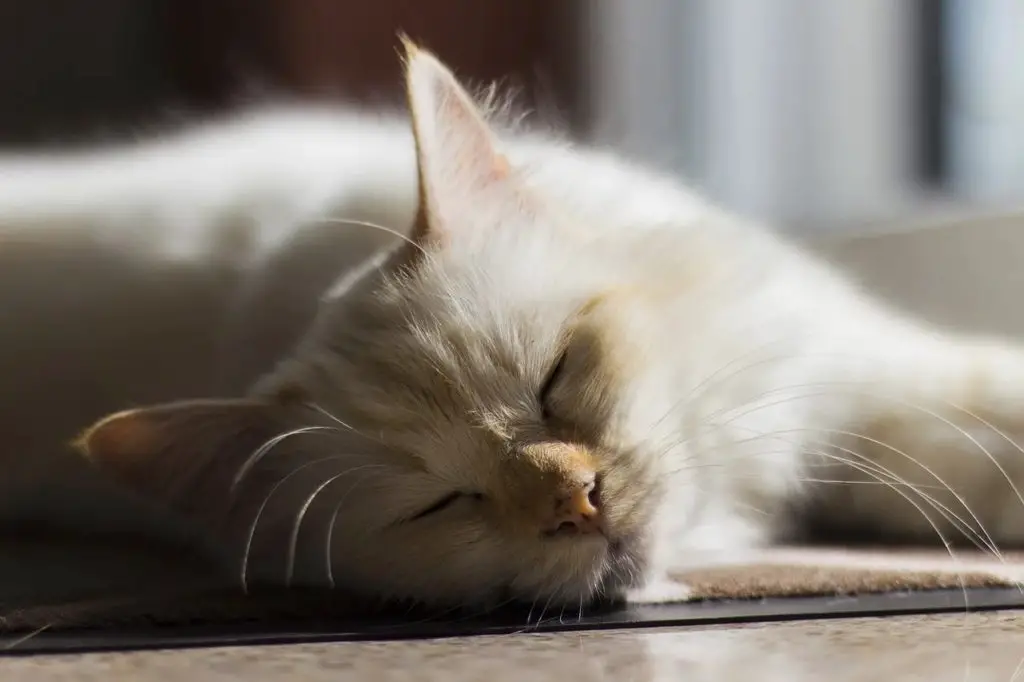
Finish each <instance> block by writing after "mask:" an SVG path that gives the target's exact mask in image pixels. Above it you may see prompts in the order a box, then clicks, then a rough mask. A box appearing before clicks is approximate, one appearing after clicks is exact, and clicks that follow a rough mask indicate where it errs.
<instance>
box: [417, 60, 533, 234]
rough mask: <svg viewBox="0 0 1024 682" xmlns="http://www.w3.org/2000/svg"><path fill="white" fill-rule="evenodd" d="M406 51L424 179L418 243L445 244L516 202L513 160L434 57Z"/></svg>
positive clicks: (418, 164) (470, 99)
mask: <svg viewBox="0 0 1024 682" xmlns="http://www.w3.org/2000/svg"><path fill="white" fill-rule="evenodd" d="M405 47H406V53H407V54H406V62H405V77H406V91H407V96H408V104H409V110H410V113H411V115H412V126H413V134H414V138H415V141H416V158H417V167H418V173H419V211H418V215H417V219H416V226H415V228H414V230H413V238H414V239H416V240H417V241H419V242H421V243H442V244H443V243H444V242H445V241H446V240H447V239H449V238H450V237H451V234H452V232H453V231H457V230H458V229H461V228H463V227H464V226H465V227H469V226H470V225H471V224H472V223H473V220H472V217H471V216H472V214H473V213H474V212H475V211H476V210H477V209H479V208H480V207H481V206H486V207H487V208H488V209H489V210H493V209H495V208H498V207H501V206H502V205H503V204H507V203H508V202H515V201H516V200H517V197H516V196H515V195H516V191H515V187H514V186H513V178H512V171H511V169H510V167H509V164H508V160H507V159H506V157H505V156H504V155H503V154H502V153H501V151H500V150H499V148H498V141H497V139H496V138H495V135H494V133H493V132H492V131H491V129H490V128H489V127H488V125H487V122H486V120H485V118H484V116H483V114H482V113H481V112H480V110H479V109H478V108H477V106H476V105H475V104H474V102H473V99H472V97H471V96H470V95H469V93H467V92H466V91H465V90H464V89H463V88H462V86H461V85H459V83H458V81H457V80H456V78H455V76H454V75H453V74H452V72H451V71H449V70H448V69H447V68H446V67H445V66H444V65H443V64H442V63H441V62H440V61H438V59H437V58H436V57H434V56H433V55H432V54H430V53H429V52H427V51H425V50H423V49H420V48H418V47H416V46H415V45H414V44H412V43H411V42H408V41H406V43H405ZM483 202H486V203H483Z"/></svg>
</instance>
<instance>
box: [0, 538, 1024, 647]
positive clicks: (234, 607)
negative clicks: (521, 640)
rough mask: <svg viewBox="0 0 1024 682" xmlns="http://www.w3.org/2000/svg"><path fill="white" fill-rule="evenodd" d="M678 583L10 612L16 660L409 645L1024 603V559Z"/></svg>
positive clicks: (7, 640) (158, 600)
mask: <svg viewBox="0 0 1024 682" xmlns="http://www.w3.org/2000/svg"><path fill="white" fill-rule="evenodd" d="M679 578H680V579H682V580H684V581H686V582H687V583H688V584H689V585H691V586H692V587H693V589H694V593H693V599H692V600H691V601H689V602H685V603H679V604H667V605H659V606H643V607H639V606H637V607H632V606H626V607H604V608H597V609H592V610H587V611H582V612H581V611H579V610H572V611H571V612H569V610H565V609H560V608H559V609H542V608H541V606H540V605H536V606H535V608H533V609H530V610H525V609H505V610H502V611H500V612H491V613H487V614H483V613H476V614H474V613H458V614H455V613H447V614H436V613H433V614H431V613H424V612H420V611H416V610H403V611H401V612H399V613H395V612H391V613H383V614H382V613H379V612H377V613H371V612H369V611H367V610H366V609H365V608H363V607H360V606H358V605H357V603H356V602H355V601H354V600H352V599H349V598H346V597H345V596H344V595H342V594H339V593H333V594H332V593H323V592H310V591H291V592H287V593H284V592H281V593H262V594H258V595H252V596H245V595H242V594H239V593H235V592H231V591H225V590H213V591H210V590H198V589H194V590H185V591H182V590H163V591H161V592H160V593H154V592H150V593H148V594H136V595H122V596H118V597H109V598H102V599H88V600H82V601H75V602H69V603H59V604H49V605H41V606H32V607H28V608H26V607H20V608H8V609H4V608H3V607H0V633H2V634H0V648H2V649H3V650H4V651H6V652H8V653H11V654H25V653H41V652H56V651H83V650H100V649H129V648H168V647H183V646H210V645H226V644H241V643H254V644H255V643H275V642H282V643H283V642H297V641H311V640H313V641H317V640H320V641H323V640H339V641H340V640H354V639H362V640H365V639H399V638H402V639H405V638H414V637H439V636H455V635H466V634H480V633H507V632H515V631H524V630H568V629H593V628H611V627H636V626H662V625H679V624H707V623H723V622H749V621H765V620H784V619H797V618H823V617H841V616H854V615H858V616H863V615H872V614H874V615H884V614H892V613H927V612H937V611H953V610H960V611H964V610H981V609H995V608H1022V607H1024V592H1022V590H1021V589H1020V585H1021V584H1022V581H1024V554H1021V553H1016V554H1007V555H1004V556H1003V558H1002V559H995V558H992V557H991V556H983V555H980V554H971V553H963V554H959V555H955V556H952V557H951V556H950V555H944V554H940V553H939V552H932V551H905V550H874V551H869V550H842V549H818V548H813V549H812V548H806V549H804V548H800V549H787V548H780V549H774V550H770V551H768V552H765V553H761V554H758V555H756V556H752V557H750V558H749V559H748V560H746V561H743V562H736V563H732V564H730V565H728V566H718V567H715V568H707V569H703V570H700V571H682V572H680V574H679Z"/></svg>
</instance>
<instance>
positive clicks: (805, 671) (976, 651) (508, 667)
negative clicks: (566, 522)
mask: <svg viewBox="0 0 1024 682" xmlns="http://www.w3.org/2000/svg"><path fill="white" fill-rule="evenodd" d="M0 679H2V680H4V681H5V682H50V681H55V680H90V681H91V680H104V681H106V680H116V679H133V680H144V681H145V682H177V681H179V680H180V681H181V682H199V681H200V680H201V681H203V682H205V681H207V680H209V681H211V682H216V681H218V680H232V681H237V680H244V681H246V682H260V681H263V680H282V681H284V680H288V681H293V680H295V681H298V680H301V681H302V682H320V681H321V680H323V681H324V682H327V681H330V682H347V681H349V680H375V681H376V680H381V681H386V680H424V681H431V680H444V681H445V682H459V681H460V680H466V681H467V682H469V681H473V682H476V681H478V680H482V681H486V682H503V681H504V680H516V681H517V682H518V681H519V680H559V681H560V682H568V681H570V680H572V681H573V682H575V681H577V680H578V681H580V682H603V681H604V680H614V681H615V682H683V681H685V682H731V681H732V680H744V681H746V680H756V681H758V682H776V681H778V682H803V681H804V680H807V681H811V680H814V681H815V682H818V681H822V680H828V681H829V682H854V681H856V682H910V681H912V680H914V681H916V680H921V681H924V680H927V681H928V682H945V681H946V680H949V681H950V682H975V681H984V682H990V681H991V682H1024V612H1019V613H1011V612H1005V613H993V614H979V615H971V616H965V615H946V616H929V617H902V618H883V619H856V620H832V621H804V622H798V623H784V624H767V625H757V626H747V627H723V628H702V629H651V630H619V631H607V632H587V633H570V634H557V635H528V634H524V635H509V636H496V637H476V638H465V639H446V640H424V641H408V642H388V643H353V644H318V645H294V646H280V647H242V648H224V649H208V650H188V651H163V652H143V653H125V654H95V655H68V656H52V657H39V658H11V659H0Z"/></svg>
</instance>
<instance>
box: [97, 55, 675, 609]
mask: <svg viewBox="0 0 1024 682" xmlns="http://www.w3.org/2000/svg"><path fill="white" fill-rule="evenodd" d="M407 79H408V90H409V102H410V108H411V111H412V114H413V116H412V118H413V127H414V131H415V139H416V143H417V151H418V159H419V170H420V175H419V176H420V212H419V216H418V219H417V224H416V227H415V229H414V231H413V234H412V241H411V242H410V243H407V244H405V245H404V246H402V247H401V248H399V249H397V250H396V251H394V252H392V253H391V254H390V255H389V258H388V259H387V260H386V262H384V263H383V264H382V265H381V267H380V268H378V269H375V270H373V271H371V272H370V273H368V274H367V275H366V277H365V278H364V280H363V281H361V282H360V283H359V284H357V285H356V286H355V287H353V288H350V290H349V291H348V293H347V294H346V295H345V296H342V297H339V298H336V299H332V300H328V301H327V302H326V303H325V309H324V312H323V314H322V315H321V317H320V318H319V319H318V321H317V323H316V324H315V325H314V328H313V329H312V330H311V332H310V333H309V335H308V337H307V338H306V339H305V341H304V342H303V343H302V344H301V345H300V347H299V348H298V350H297V351H296V352H295V354H294V355H293V357H291V358H290V359H288V360H287V361H285V362H284V363H283V364H282V365H281V366H280V367H279V368H278V369H277V370H275V371H274V372H273V373H271V374H270V375H269V376H268V377H267V378H266V380H264V381H263V382H262V383H261V384H260V385H259V386H258V387H257V389H256V390H255V391H254V393H253V395H252V396H250V397H249V398H247V399H246V400H241V401H213V402H209V401H208V402H191V403H180V404H176V405H165V406H160V407H155V408H151V409H146V410H138V411H133V412H129V413H124V414H122V415H115V416H114V417H112V418H110V419H108V420H106V421H104V422H101V423H100V424H99V425H98V426H96V427H94V428H93V429H92V430H91V431H89V432H88V433H87V434H86V436H85V437H84V438H83V448H84V449H85V450H86V451H87V453H88V454H89V455H90V456H91V457H92V459H93V460H94V461H96V462H97V463H99V464H100V465H101V466H103V467H106V468H108V469H109V470H111V471H113V472H114V473H115V474H116V475H119V476H120V477H121V478H123V479H124V480H126V481H128V482H130V484H132V485H133V486H135V487H137V488H139V489H142V490H144V491H146V493H147V494H150V495H152V496H154V497H157V498H160V499H163V500H167V501H169V503H170V504H171V506H172V507H174V508H175V509H177V510H178V511H180V512H182V513H184V514H186V515H188V516H190V517H192V518H194V519H198V520H200V521H202V522H204V523H206V524H208V525H209V526H210V527H211V529H212V526H213V524H214V523H216V524H220V525H219V526H218V527H217V529H216V534H217V535H218V537H221V538H223V537H227V536H228V535H231V537H232V540H233V541H234V542H235V543H236V545H237V548H238V551H237V552H236V553H235V554H234V556H238V557H242V559H243V563H245V564H246V566H247V568H246V570H250V571H251V570H253V569H251V568H249V565H257V564H258V565H260V567H261V569H260V573H261V575H264V576H265V577H266V578H267V579H270V580H275V579H277V580H279V579H281V578H282V577H288V578H294V579H295V580H296V581H302V582H323V581H324V580H325V577H326V576H330V578H331V580H333V581H336V582H337V583H338V584H342V585H345V586H348V587H352V588H355V589H357V590H359V591H365V592H369V593H371V594H375V595H380V596H384V597H406V598H413V599H417V600H421V601H425V602H434V603H443V604H477V603H493V602H494V601H496V600H502V599H504V598H510V599H520V600H526V601H535V600H540V601H541V602H544V601H545V600H550V601H551V602H552V603H563V604H564V603H572V604H576V603H577V602H579V601H584V600H589V599H591V598H593V597H596V596H598V595H601V594H608V593H617V592H619V591H620V590H621V589H622V588H623V587H625V586H628V585H629V584H631V583H633V582H635V581H637V580H639V579H640V578H641V576H642V574H643V572H644V571H645V564H646V562H647V560H648V558H649V557H648V554H649V544H650V534H651V531H652V524H653V522H654V518H653V517H654V515H655V510H656V508H657V506H658V505H659V503H660V501H661V500H662V489H661V486H662V485H663V484H664V482H665V481H664V479H663V477H664V475H665V471H664V467H663V465H662V463H661V459H662V458H661V455H663V454H664V453H663V449H664V447H665V444H664V443H663V442H661V443H659V442H658V441H656V440H654V439H653V436H652V435H651V428H652V427H654V426H655V424H654V423H653V421H652V420H648V421H643V420H638V418H637V415H638V414H644V415H647V416H648V417H649V416H651V415H655V414H663V413H664V408H667V407H669V406H670V405H669V404H668V402H667V401H666V402H665V403H664V404H660V403H659V404H658V406H657V409H656V408H655V407H653V406H652V405H645V404H643V403H642V402H641V401H655V402H657V399H658V397H660V396H663V395H665V392H664V391H663V390H662V389H663V385H662V384H663V382H664V381H665V379H664V378H663V377H662V375H661V374H660V373H659V371H658V368H657V366H656V365H655V364H654V363H652V362H650V361H649V358H648V357H647V354H646V353H647V350H649V349H647V348H645V347H644V346H643V345H642V344H640V343H639V342H637V341H636V340H635V339H645V338H648V334H647V333H646V330H645V329H644V327H645V326H647V325H651V324H655V323H656V322H657V320H656V317H655V316H654V313H653V312H652V310H653V309H652V307H651V305H650V304H649V303H650V302H649V301H648V300H647V299H646V297H645V296H644V295H641V294H640V293H638V292H637V291H635V288H636V273H637V268H638V266H637V264H636V263H635V262H633V261H631V259H629V258H626V257H624V255H623V254H622V253H621V252H619V251H618V250H617V248H616V245H615V244H609V243H607V242H606V241H605V240H604V239H602V238H599V237H596V236H594V235H593V233H592V232H590V231H588V229H587V227H588V226H587V225H586V224H581V223H580V221H579V220H578V219H577V218H576V217H574V215H572V213H571V212H570V211H567V210H563V207H561V206H559V205H557V203H555V202H552V201H551V200H550V198H549V197H546V196H544V195H543V193H541V192H536V191H534V190H533V189H531V185H530V183H528V182H526V181H525V180H526V175H525V174H527V173H529V169H528V168H522V167H517V166H514V165H512V164H511V163H510V161H509V160H508V158H507V157H506V155H505V154H504V153H503V151H502V146H501V142H500V140H499V137H498V136H497V135H496V134H495V133H494V132H493V131H492V129H491V128H490V127H489V125H488V124H487V123H486V122H485V119H484V116H483V115H482V114H481V113H480V112H479V110H478V108H477V107H476V106H475V105H474V103H473V101H472V100H471V98H470V97H469V96H468V95H467V94H466V92H465V91H464V90H463V89H462V88H461V87H460V86H459V85H458V84H457V82H456V80H455V79H454V77H453V76H452V74H451V73H450V72H449V71H447V70H446V69H445V68H444V67H443V66H442V65H441V64H440V63H439V62H438V61H437V60H436V59H435V58H434V57H432V56H431V55H429V54H427V53H425V52H423V51H419V50H416V49H414V48H413V49H411V50H410V53H409V56H408V60H407ZM257 517H259V519H260V523H259V524H256V523H254V520H255V519H256V518H257ZM231 518H235V519H236V521H237V519H242V520H241V521H240V522H233V521H231ZM232 523H234V525H232ZM225 529H231V531H230V533H228V531H227V530H225ZM257 536H259V537H264V538H269V539H267V540H266V547H267V548H268V549H265V550H264V552H263V554H262V555H261V556H263V559H262V560H257V559H255V558H254V554H253V553H254V551H255V550H254V549H253V547H254V546H255V544H257V543H256V542H255V540H256V539H257ZM275 552H276V554H275ZM268 566H269V568H268ZM275 571H278V572H277V573H275ZM251 574H252V573H251V572H250V575H251Z"/></svg>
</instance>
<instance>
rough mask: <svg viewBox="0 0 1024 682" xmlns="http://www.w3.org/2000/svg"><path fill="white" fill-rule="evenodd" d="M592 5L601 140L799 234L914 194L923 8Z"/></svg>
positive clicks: (724, 1) (884, 211)
mask: <svg viewBox="0 0 1024 682" xmlns="http://www.w3.org/2000/svg"><path fill="white" fill-rule="evenodd" d="M971 1H973V0H971ZM587 8H588V10H589V12H590V14H589V33H590V39H589V41H588V44H587V46H586V47H587V50H588V54H587V60H588V63H589V64H590V65H591V68H592V74H591V76H592V77H591V82H590V84H591V90H590V92H591V101H590V102H589V105H590V111H591V114H592V120H591V132H592V136H593V138H594V139H595V140H596V141H598V142H599V143H605V144H608V145H613V146H616V147H618V148H620V149H621V150H622V151H623V152H625V153H626V154H628V155H631V156H633V157H636V158H640V159H643V160H646V161H648V162H650V163H654V164H656V165H659V166H662V167H664V168H667V169H669V170H673V171H676V172H678V173H680V174H681V175H683V176H684V177H686V178H688V179H689V180H690V181H691V182H692V183H693V184H695V185H697V186H699V187H700V188H702V189H703V190H704V191H705V192H707V193H708V194H710V195H711V196H713V197H715V198H717V199H718V200H719V201H722V202H723V203H725V204H727V205H729V206H731V207H733V208H734V209H736V210H739V211H741V212H745V213H748V214H752V215H755V216H758V217H762V218H766V219H769V220H773V221H776V222H780V223H782V224H790V225H793V226H795V229H796V227H800V228H802V229H812V228H811V226H814V227H818V228H820V229H824V228H826V227H830V226H837V225H842V224H847V223H857V222H861V221H863V220H869V219H873V218H878V217H885V216H889V215H891V214H894V213H898V212H900V211H901V210H902V209H903V207H904V205H905V204H906V203H907V202H908V201H909V199H910V197H911V196H912V194H913V191H914V189H915V188H914V154H915V144H916V137H915V134H914V130H913V126H914V125H915V117H916V111H915V109H914V108H915V107H916V106H917V102H916V101H915V92H914V89H913V85H914V82H913V79H914V77H915V76H914V60H915V56H916V50H915V43H914V25H913V14H912V10H913V4H912V2H910V1H906V0H856V1H850V0H629V1H628V2H623V1H622V0H592V1H591V2H589V3H587ZM835 229H839V228H838V227H836V228H835Z"/></svg>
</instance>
